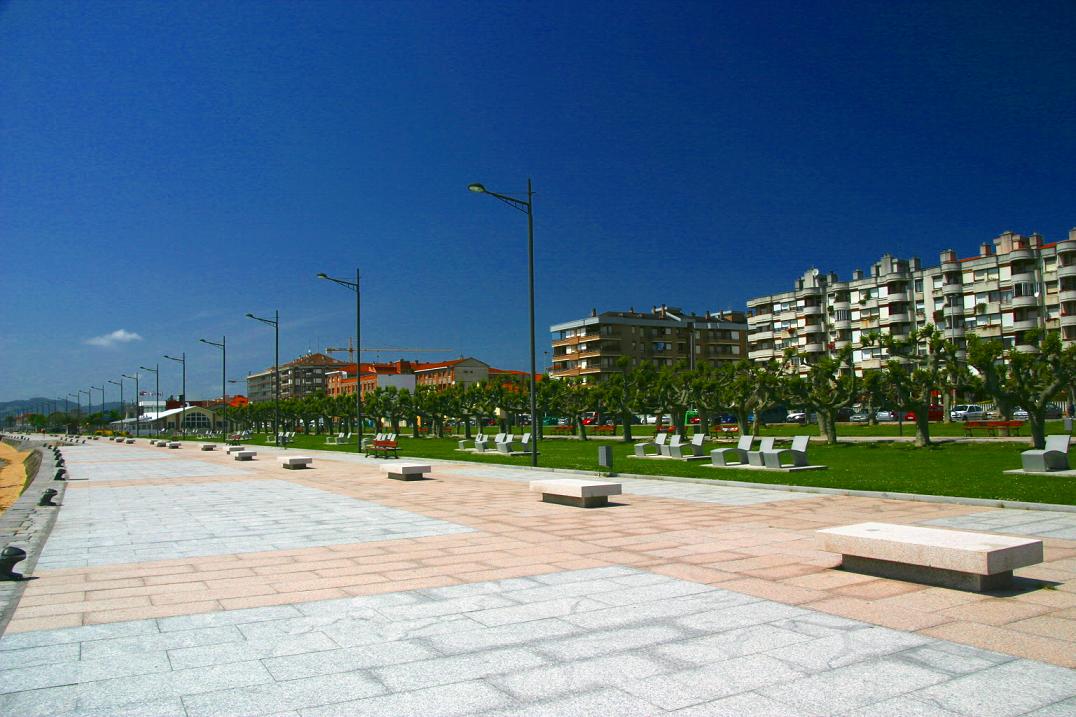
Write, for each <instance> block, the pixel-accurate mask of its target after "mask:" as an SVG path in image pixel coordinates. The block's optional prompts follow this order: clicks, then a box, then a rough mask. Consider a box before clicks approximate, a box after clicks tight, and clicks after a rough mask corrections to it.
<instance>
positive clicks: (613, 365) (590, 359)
mask: <svg viewBox="0 0 1076 717" xmlns="http://www.w3.org/2000/svg"><path fill="white" fill-rule="evenodd" d="M549 330H550V332H552V335H553V336H552V338H553V357H552V364H553V365H552V366H550V367H549V376H550V377H551V378H567V377H571V376H578V377H581V378H582V379H583V380H584V382H587V383H590V382H600V381H602V380H604V379H605V378H606V377H607V376H609V375H610V374H613V373H619V372H620V369H619V368H618V367H617V359H619V358H620V357H621V356H627V357H628V358H630V359H631V362H632V365H638V364H640V363H643V362H650V363H653V364H655V365H658V366H672V365H674V364H676V363H679V362H681V361H683V362H685V363H687V364H688V365H689V366H691V367H695V366H699V365H703V364H709V365H712V366H716V365H719V364H720V363H722V362H726V361H737V360H739V359H742V358H744V357H745V356H746V355H747V323H746V318H745V316H744V314H743V312H739V311H726V312H718V313H711V312H707V313H706V314H703V315H697V314H688V313H686V312H684V311H683V310H682V309H680V308H677V307H671V306H665V305H664V304H663V305H661V306H655V307H653V309H652V310H651V311H649V312H637V311H635V310H634V309H629V310H628V311H605V312H602V313H600V314H599V313H598V312H597V310H592V311H591V312H590V316H588V317H586V318H583V319H576V320H574V321H566V322H564V323H561V324H554V325H553V326H550V327H549Z"/></svg>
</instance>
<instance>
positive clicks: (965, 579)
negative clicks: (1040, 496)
mask: <svg viewBox="0 0 1076 717" xmlns="http://www.w3.org/2000/svg"><path fill="white" fill-rule="evenodd" d="M818 535H819V542H820V543H821V548H822V550H826V551H828V552H831V553H840V554H841V555H842V556H843V560H842V565H841V566H842V567H843V568H844V569H845V570H851V571H854V572H860V573H867V574H869V575H878V576H880V577H887V578H894V579H896V580H907V581H909V582H919V583H928V584H930V585H940V586H942V587H948V588H956V589H958V590H974V591H976V592H982V591H983V590H999V589H1003V588H1005V587H1008V586H1009V585H1011V584H1012V571H1013V570H1014V569H1015V568H1022V567H1024V566H1027V565H1035V564H1036V563H1041V562H1042V541H1041V540H1032V539H1029V538H1016V537H1011V536H1008V535H991V534H988V533H971V532H967V531H961V530H942V529H940V528H922V527H919V526H914V525H893V524H891V523H857V524H855V525H844V526H841V527H839V528H826V529H824V530H819V531H818Z"/></svg>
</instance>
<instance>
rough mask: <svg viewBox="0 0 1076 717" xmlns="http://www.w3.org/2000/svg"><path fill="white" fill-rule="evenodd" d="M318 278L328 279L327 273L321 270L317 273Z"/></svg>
mask: <svg viewBox="0 0 1076 717" xmlns="http://www.w3.org/2000/svg"><path fill="white" fill-rule="evenodd" d="M318 278H319V279H328V278H329V275H328V274H326V273H325V272H323V271H322V272H319V273H318Z"/></svg>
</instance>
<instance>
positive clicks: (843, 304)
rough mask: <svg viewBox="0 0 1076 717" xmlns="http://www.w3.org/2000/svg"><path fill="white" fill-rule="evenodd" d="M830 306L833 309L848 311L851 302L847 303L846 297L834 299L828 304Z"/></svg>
mask: <svg viewBox="0 0 1076 717" xmlns="http://www.w3.org/2000/svg"><path fill="white" fill-rule="evenodd" d="M830 306H832V307H833V308H834V309H850V308H852V302H851V301H849V299H848V297H844V298H841V299H834V300H833V301H831V302H830Z"/></svg>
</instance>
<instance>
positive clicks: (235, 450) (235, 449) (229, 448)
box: [224, 446, 246, 453]
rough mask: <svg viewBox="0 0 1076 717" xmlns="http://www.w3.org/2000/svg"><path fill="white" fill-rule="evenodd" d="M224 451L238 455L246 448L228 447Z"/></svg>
mask: <svg viewBox="0 0 1076 717" xmlns="http://www.w3.org/2000/svg"><path fill="white" fill-rule="evenodd" d="M224 450H225V451H226V452H227V453H238V452H239V451H245V450H246V448H243V446H228V447H227V448H225V449H224Z"/></svg>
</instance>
